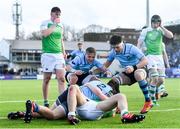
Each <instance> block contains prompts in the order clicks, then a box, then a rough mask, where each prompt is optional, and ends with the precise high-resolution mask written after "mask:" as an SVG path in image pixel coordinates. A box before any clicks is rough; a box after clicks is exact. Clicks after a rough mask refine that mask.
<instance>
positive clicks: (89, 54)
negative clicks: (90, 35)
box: [86, 47, 96, 62]
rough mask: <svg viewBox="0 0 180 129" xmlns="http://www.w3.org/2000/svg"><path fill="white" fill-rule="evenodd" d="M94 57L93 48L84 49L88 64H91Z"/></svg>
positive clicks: (94, 51)
mask: <svg viewBox="0 0 180 129" xmlns="http://www.w3.org/2000/svg"><path fill="white" fill-rule="evenodd" d="M95 56H96V49H95V48H93V47H88V48H87V49H86V59H87V61H88V62H93V61H94V59H95Z"/></svg>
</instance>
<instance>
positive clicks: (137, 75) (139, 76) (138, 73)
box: [134, 69, 146, 81]
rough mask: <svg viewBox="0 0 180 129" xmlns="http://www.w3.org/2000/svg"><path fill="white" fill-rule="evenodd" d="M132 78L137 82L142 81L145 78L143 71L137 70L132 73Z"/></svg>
mask: <svg viewBox="0 0 180 129" xmlns="http://www.w3.org/2000/svg"><path fill="white" fill-rule="evenodd" d="M134 77H135V79H136V80H137V81H140V80H144V79H145V78H146V72H145V70H143V69H138V70H136V71H135V73H134Z"/></svg>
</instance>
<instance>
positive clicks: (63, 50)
mask: <svg viewBox="0 0 180 129" xmlns="http://www.w3.org/2000/svg"><path fill="white" fill-rule="evenodd" d="M62 30H63V29H62ZM62 35H63V31H62ZM61 47H62V53H63V55H64V58H65V59H67V55H66V52H65V47H64V41H63V36H62V38H61Z"/></svg>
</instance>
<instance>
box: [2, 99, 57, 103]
mask: <svg viewBox="0 0 180 129" xmlns="http://www.w3.org/2000/svg"><path fill="white" fill-rule="evenodd" d="M26 101H27V100H9V101H0V104H1V103H25V102H26ZM33 101H35V102H43V100H33ZM49 101H50V102H52V101H55V100H49Z"/></svg>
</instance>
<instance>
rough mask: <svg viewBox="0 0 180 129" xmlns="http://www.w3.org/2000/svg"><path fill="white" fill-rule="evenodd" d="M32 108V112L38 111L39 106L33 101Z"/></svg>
mask: <svg viewBox="0 0 180 129" xmlns="http://www.w3.org/2000/svg"><path fill="white" fill-rule="evenodd" d="M32 109H33V112H39V106H38V105H37V104H36V103H35V102H33V103H32Z"/></svg>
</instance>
